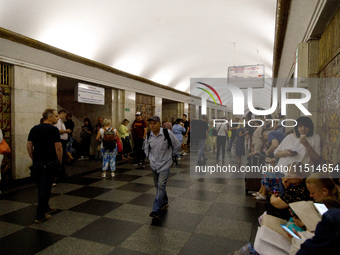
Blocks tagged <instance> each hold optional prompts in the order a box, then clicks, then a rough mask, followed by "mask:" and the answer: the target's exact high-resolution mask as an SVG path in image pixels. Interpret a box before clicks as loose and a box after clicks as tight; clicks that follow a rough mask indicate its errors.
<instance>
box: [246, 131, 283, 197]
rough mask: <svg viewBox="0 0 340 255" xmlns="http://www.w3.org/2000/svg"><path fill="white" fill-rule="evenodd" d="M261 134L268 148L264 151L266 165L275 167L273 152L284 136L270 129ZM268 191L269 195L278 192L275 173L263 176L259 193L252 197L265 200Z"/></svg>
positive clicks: (277, 181)
mask: <svg viewBox="0 0 340 255" xmlns="http://www.w3.org/2000/svg"><path fill="white" fill-rule="evenodd" d="M261 134H262V138H263V140H264V142H265V144H267V147H268V149H267V150H266V151H265V155H266V156H267V158H266V163H269V164H271V165H275V163H276V159H275V158H274V154H273V152H274V151H275V149H276V148H277V147H278V146H279V144H280V143H281V142H282V141H283V139H284V138H285V137H286V134H285V133H283V132H281V131H277V130H271V129H263V130H262V133H261ZM268 191H269V193H276V192H280V179H279V178H278V176H277V175H276V174H275V173H266V174H264V176H263V178H262V180H261V189H260V190H259V192H257V193H254V194H253V196H256V199H258V200H266V199H267V192H268Z"/></svg>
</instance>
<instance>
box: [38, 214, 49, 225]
mask: <svg viewBox="0 0 340 255" xmlns="http://www.w3.org/2000/svg"><path fill="white" fill-rule="evenodd" d="M51 218H52V215H50V214H45V216H44V217H42V218H41V219H35V220H34V223H35V224H39V223H42V222H44V221H47V220H49V219H51Z"/></svg>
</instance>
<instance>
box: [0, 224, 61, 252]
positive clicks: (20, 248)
mask: <svg viewBox="0 0 340 255" xmlns="http://www.w3.org/2000/svg"><path fill="white" fill-rule="evenodd" d="M63 238H64V236H62V235H58V234H53V233H50V232H46V231H42V230H37V229H32V228H24V229H22V230H20V231H17V232H15V233H13V234H11V235H8V236H6V237H4V238H1V239H0V247H1V251H0V253H1V254H2V255H7V254H8V255H13V254H16V255H20V254H23V255H30V254H36V253H38V252H39V251H41V250H43V249H45V248H47V247H48V246H50V245H52V244H54V243H56V242H58V241H59V240H61V239H63Z"/></svg>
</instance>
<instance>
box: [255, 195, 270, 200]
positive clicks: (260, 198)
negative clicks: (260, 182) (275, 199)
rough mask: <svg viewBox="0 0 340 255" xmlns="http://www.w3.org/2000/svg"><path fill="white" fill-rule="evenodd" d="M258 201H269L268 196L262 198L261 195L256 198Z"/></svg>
mask: <svg viewBox="0 0 340 255" xmlns="http://www.w3.org/2000/svg"><path fill="white" fill-rule="evenodd" d="M255 199H256V200H267V196H262V195H261V194H260V195H258V196H257V197H255Z"/></svg>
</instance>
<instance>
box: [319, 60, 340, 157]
mask: <svg viewBox="0 0 340 255" xmlns="http://www.w3.org/2000/svg"><path fill="white" fill-rule="evenodd" d="M320 78H323V79H320V84H319V91H318V94H319V98H318V123H317V133H318V134H320V135H321V141H322V157H323V159H324V160H325V161H326V160H328V161H331V162H333V163H337V162H339V161H340V124H339V123H340V54H339V55H337V56H336V57H335V58H334V59H333V60H332V61H331V62H330V63H329V64H328V65H327V66H326V67H325V68H324V69H323V70H322V72H321V73H320Z"/></svg>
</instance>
